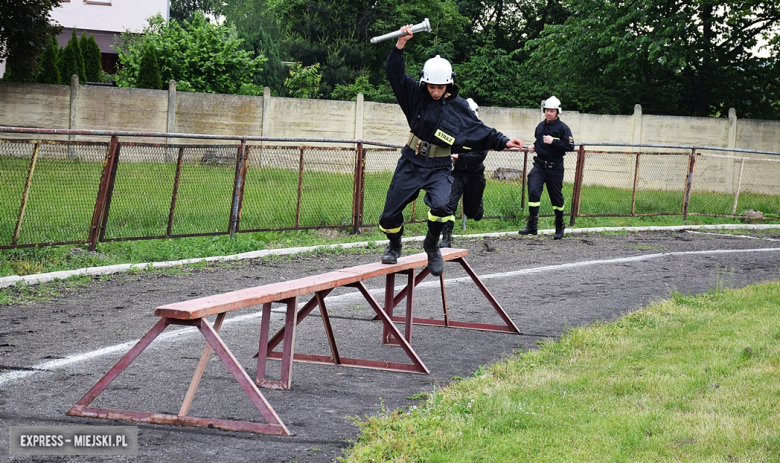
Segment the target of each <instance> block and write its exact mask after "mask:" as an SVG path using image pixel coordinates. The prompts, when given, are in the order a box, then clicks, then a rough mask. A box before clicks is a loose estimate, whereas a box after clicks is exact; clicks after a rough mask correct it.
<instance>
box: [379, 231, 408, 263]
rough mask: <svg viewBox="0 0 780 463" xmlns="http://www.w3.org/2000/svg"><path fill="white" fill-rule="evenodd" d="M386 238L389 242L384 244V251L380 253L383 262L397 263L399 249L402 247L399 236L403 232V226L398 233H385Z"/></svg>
mask: <svg viewBox="0 0 780 463" xmlns="http://www.w3.org/2000/svg"><path fill="white" fill-rule="evenodd" d="M385 234H386V235H387V239H389V240H390V242H389V243H388V244H387V246H385V252H384V253H383V254H382V263H383V264H397V263H398V258H399V257H401V250H402V249H403V246H404V245H403V243H402V242H401V236H403V234H404V227H401V230H399V231H398V233H385Z"/></svg>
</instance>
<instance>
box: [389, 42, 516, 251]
mask: <svg viewBox="0 0 780 463" xmlns="http://www.w3.org/2000/svg"><path fill="white" fill-rule="evenodd" d="M385 70H386V72H387V78H388V81H389V82H390V86H391V87H392V89H393V93H394V94H395V97H396V99H397V100H398V104H399V105H400V106H401V110H402V111H403V112H404V115H405V116H406V120H407V122H408V123H409V128H410V129H411V132H412V137H410V141H409V143H407V145H406V146H405V147H404V148H403V150H402V151H401V157H400V159H399V160H398V164H397V166H396V169H395V172H394V173H393V179H392V181H391V183H390V188H389V189H388V191H387V198H386V199H385V207H384V210H383V212H382V215H381V216H380V218H379V227H380V228H381V229H382V231H384V232H385V233H388V234H394V233H399V232H401V230H402V225H403V222H404V218H403V210H404V208H405V207H406V206H407V205H408V204H409V203H411V202H412V201H414V200H415V199H417V197H418V195H419V193H420V190H425V192H426V194H425V197H424V201H425V204H426V205H427V206H428V207H429V208H430V211H429V213H428V219H429V221H432V222H438V223H443V222H446V221H452V220H454V219H455V218H454V216H453V209H452V208H451V207H450V206H449V205H448V201H449V196H450V188H451V185H452V181H453V180H452V175H451V173H450V170H451V168H452V159H451V158H450V153H451V152H461V151H463V150H464V147H468V148H469V149H471V150H478V151H481V150H488V149H494V150H503V149H505V148H506V146H507V143H508V142H509V139H508V138H507V137H506V136H504V135H503V134H502V133H501V132H499V131H497V130H496V129H493V128H490V127H488V126H486V125H485V124H483V123H482V122H481V121H480V120H479V119H477V117H476V116H475V115H474V113H473V112H472V111H471V109H470V108H469V106H468V103H467V102H466V100H464V99H463V98H461V97H460V96H458V88H457V86H455V85H454V84H449V85H448V89H447V91H448V92H449V96H445V97H442V98H441V99H439V100H434V99H433V98H432V97H431V96H430V93H429V92H428V89H427V88H426V86H425V84H421V83H420V82H419V81H417V80H415V79H413V78H412V77H411V76H410V75H409V74H407V73H406V65H405V63H404V58H403V50H401V49H399V48H397V47H393V49H392V50H391V52H390V56H388V58H387V64H386V68H385ZM418 140H419V142H420V143H418ZM410 144H411V145H412V146H410ZM416 151H417V153H416ZM436 236H437V237H438V232H437V233H436Z"/></svg>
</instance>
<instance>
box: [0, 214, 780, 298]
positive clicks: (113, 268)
mask: <svg viewBox="0 0 780 463" xmlns="http://www.w3.org/2000/svg"><path fill="white" fill-rule="evenodd" d="M771 228H780V224H779V225H764V224H757V225H749V224H745V225H742V224H726V225H694V226H691V225H680V226H671V227H600V228H572V229H567V230H566V234H567V235H572V234H578V233H601V232H620V231H625V232H641V231H680V230H700V229H704V230H730V229H748V230H758V229H771ZM553 233H555V230H552V229H550V230H539V234H540V235H551V234H553ZM516 234H517V232H514V231H512V232H494V233H482V234H474V235H454V236H455V237H456V238H464V239H473V238H494V237H501V236H507V235H516ZM424 239H425V237H424V236H410V237H408V238H404V239H403V241H404V242H410V241H422V240H424ZM369 244H374V245H376V246H384V245H385V244H387V240H380V241H360V242H356V243H343V244H329V245H322V246H308V247H299V248H285V249H264V250H262V251H251V252H244V253H241V254H233V255H230V256H212V257H198V258H193V259H183V260H174V261H168V262H147V263H140V264H118V265H107V266H103V267H87V268H82V269H78V270H63V271H60V272H50V273H37V274H34V275H24V276H19V275H12V276H7V277H0V288H5V287H7V286H12V285H15V284H17V283H24V284H28V285H32V284H36V283H45V282H48V281H53V280H64V279H67V278H70V277H72V276H76V275H108V274H112V273H120V272H127V271H129V270H143V269H147V268H167V267H177V266H180V265H187V264H195V263H198V262H225V261H231V260H243V259H257V258H259V257H265V256H272V255H273V256H284V255H289V254H298V253H302V252H313V251H319V250H323V249H339V248H341V249H350V248H363V247H367V246H368V245H369Z"/></svg>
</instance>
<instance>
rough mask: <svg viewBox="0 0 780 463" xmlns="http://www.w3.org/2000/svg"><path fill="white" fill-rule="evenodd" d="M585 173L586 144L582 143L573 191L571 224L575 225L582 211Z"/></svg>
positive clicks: (578, 151)
mask: <svg viewBox="0 0 780 463" xmlns="http://www.w3.org/2000/svg"><path fill="white" fill-rule="evenodd" d="M584 175H585V145H584V144H583V145H580V149H579V150H577V167H576V168H575V169H574V190H573V191H572V200H571V203H572V204H571V216H570V218H569V226H570V227H573V226H574V222H575V220H576V219H577V215H579V213H580V200H581V198H582V178H583V177H584Z"/></svg>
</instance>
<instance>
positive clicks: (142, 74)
mask: <svg viewBox="0 0 780 463" xmlns="http://www.w3.org/2000/svg"><path fill="white" fill-rule="evenodd" d="M135 86H136V88H151V89H154V90H160V89H162V77H160V65H159V64H158V63H157V52H156V51H155V50H154V46H152V44H147V45H146V50H144V55H143V57H141V63H140V64H139V66H138V76H137V77H136V78H135Z"/></svg>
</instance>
